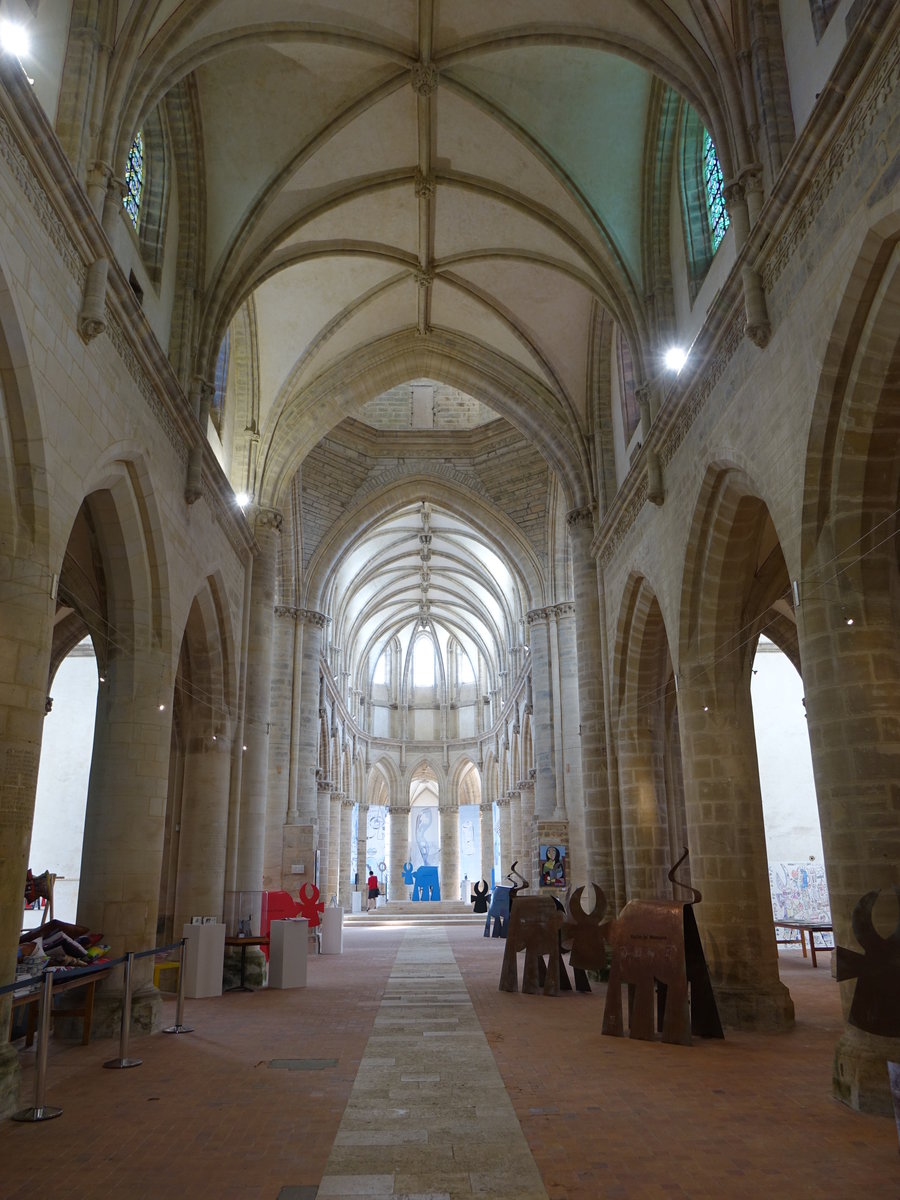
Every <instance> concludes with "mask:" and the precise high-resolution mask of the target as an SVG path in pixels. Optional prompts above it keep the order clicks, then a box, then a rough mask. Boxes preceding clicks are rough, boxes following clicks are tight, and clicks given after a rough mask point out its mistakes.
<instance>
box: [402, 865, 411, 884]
mask: <svg viewBox="0 0 900 1200" xmlns="http://www.w3.org/2000/svg"><path fill="white" fill-rule="evenodd" d="M403 882H404V883H405V884H406V886H407V887H412V883H413V865H412V863H411V862H405V863H404V864H403Z"/></svg>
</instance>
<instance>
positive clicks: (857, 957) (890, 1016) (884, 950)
mask: <svg viewBox="0 0 900 1200" xmlns="http://www.w3.org/2000/svg"><path fill="white" fill-rule="evenodd" d="M893 892H894V895H895V897H896V899H897V903H898V906H900V887H898V886H897V885H896V884H894V885H893ZM879 894H880V893H879V892H866V894H865V896H863V897H862V898H861V899H860V900H859V902H858V903H857V905H856V907H855V908H854V909H853V915H852V917H851V919H850V920H851V925H852V927H853V933H854V935H855V937H856V940H857V941H858V942H859V944H860V945H861V946H862V948H863V950H864V951H865V953H864V954H859V953H858V952H857V951H856V950H847V949H846V948H845V947H844V946H838V948H837V952H836V955H835V960H836V962H835V978H836V979H837V980H838V981H839V982H840V981H843V980H845V979H855V980H856V988H855V989H854V992H853V1000H852V1001H851V1004H850V1012H849V1015H848V1017H847V1021H848V1023H849V1024H850V1025H855V1026H856V1028H857V1029H864V1030H865V1031H866V1032H867V1033H874V1034H876V1035H877V1036H879V1037H893V1038H895V1037H900V920H898V922H897V927H896V929H895V930H894V931H893V933H890V934H888V936H887V937H882V936H881V934H880V933H879V932H878V930H877V929H876V928H875V924H874V922H873V920H872V909H873V908H874V907H875V902H876V900H877V899H878V896H879Z"/></svg>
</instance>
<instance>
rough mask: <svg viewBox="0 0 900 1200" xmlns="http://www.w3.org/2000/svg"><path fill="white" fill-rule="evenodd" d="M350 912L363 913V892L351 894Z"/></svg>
mask: <svg viewBox="0 0 900 1200" xmlns="http://www.w3.org/2000/svg"><path fill="white" fill-rule="evenodd" d="M350 911H351V912H352V913H358V912H362V892H351V893H350Z"/></svg>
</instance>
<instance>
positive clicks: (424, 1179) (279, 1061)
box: [0, 928, 900, 1200]
mask: <svg viewBox="0 0 900 1200" xmlns="http://www.w3.org/2000/svg"><path fill="white" fill-rule="evenodd" d="M502 953H503V944H502V943H501V942H499V941H494V940H492V939H484V938H482V937H481V933H480V929H478V928H471V929H470V928H449V929H447V930H435V931H431V932H428V933H424V932H423V931H416V932H415V933H414V934H413V933H410V934H409V935H406V933H405V931H404V930H402V929H399V930H398V929H390V930H387V929H385V930H381V929H375V930H352V929H347V930H345V933H344V953H343V954H342V955H340V956H320V957H318V958H316V959H314V960H312V959H311V960H310V963H309V986H308V987H306V988H304V989H299V990H297V991H291V992H278V991H274V990H272V991H260V992H256V993H253V994H245V993H232V994H229V995H225V996H223V997H221V998H216V999H213V1000H194V1001H188V1003H187V1014H186V1015H187V1018H188V1021H189V1023H190V1024H192V1025H194V1027H195V1032H194V1033H191V1034H185V1035H182V1036H165V1035H162V1034H159V1035H155V1036H153V1037H150V1038H141V1039H134V1040H133V1041H132V1043H131V1053H132V1054H135V1055H139V1056H140V1057H142V1058H143V1065H142V1066H141V1067H137V1068H135V1069H134V1070H129V1071H103V1070H101V1069H100V1064H101V1063H102V1062H103V1061H104V1060H105V1059H108V1058H111V1057H114V1056H115V1054H116V1053H117V1044H116V1043H113V1042H110V1041H100V1042H94V1043H92V1045H90V1046H87V1047H82V1046H80V1045H69V1044H60V1045H54V1046H53V1053H52V1054H51V1058H50V1067H49V1076H48V1090H47V1095H46V1100H47V1102H48V1103H50V1104H57V1105H60V1106H61V1107H62V1108H63V1109H64V1112H63V1115H62V1117H60V1118H59V1119H58V1120H55V1121H49V1122H46V1123H43V1124H40V1125H22V1124H16V1123H13V1122H5V1123H3V1124H0V1198H2V1200H20V1198H23V1197H29V1200H33V1197H36V1196H41V1197H43V1198H45V1200H82V1198H84V1200H87V1198H91V1200H93V1198H100V1197H103V1198H104V1200H107V1198H108V1200H120V1198H121V1200H170V1198H171V1200H175V1198H176V1197H177V1198H179V1200H180V1198H181V1197H194V1196H198V1197H203V1198H204V1200H206V1198H208V1200H219V1198H220V1197H221V1198H222V1200H232V1198H233V1200H279V1198H280V1200H313V1198H314V1197H316V1196H317V1195H318V1196H319V1197H321V1200H326V1197H327V1198H328V1200H336V1197H338V1196H342V1195H352V1196H356V1197H358V1196H366V1195H368V1196H379V1195H380V1196H408V1197H412V1196H414V1197H416V1198H417V1200H421V1198H423V1197H427V1198H430V1200H438V1198H440V1200H445V1198H448V1197H452V1200H456V1198H457V1197H464V1196H465V1197H472V1196H479V1197H482V1198H486V1200H501V1198H505V1197H506V1196H510V1197H512V1196H515V1197H516V1200H525V1198H526V1197H527V1198H529V1200H530V1197H532V1196H534V1197H538V1196H542V1195H544V1194H545V1193H546V1195H547V1196H549V1197H550V1200H599V1198H602V1200H612V1198H613V1197H621V1198H625V1200H644V1198H645V1197H646V1198H648V1200H649V1198H656V1197H659V1198H660V1200H663V1198H666V1200H668V1198H672V1197H678V1198H684V1197H690V1198H692V1200H713V1198H715V1200H732V1198H733V1200H745V1198H746V1200H750V1198H751V1197H752V1198H753V1200H760V1198H763V1200H781V1198H785V1200H787V1198H788V1197H790V1198H791V1200H794V1198H796V1197H820V1198H824V1200H831V1198H834V1200H844V1198H846V1197H854V1198H855V1197H857V1196H859V1197H864V1198H865V1200H881V1198H882V1197H884V1198H890V1200H898V1198H900V1156H898V1140H897V1132H896V1128H895V1126H894V1123H893V1122H892V1121H890V1120H888V1119H886V1118H873V1117H862V1116H859V1115H858V1114H856V1113H853V1112H851V1111H849V1110H848V1109H846V1108H844V1107H843V1106H842V1105H840V1104H837V1103H836V1102H835V1101H834V1100H832V1099H831V1097H830V1071H831V1053H832V1049H833V1046H834V1043H835V1040H836V1038H837V1035H838V1032H839V1030H840V1015H839V1008H838V1001H837V988H836V985H835V984H834V983H833V982H832V980H831V978H830V976H829V974H828V969H827V963H823V964H822V965H821V966H820V967H819V969H818V970H815V971H814V970H813V969H812V967H811V966H810V964H809V962H808V961H804V960H803V959H801V958H800V955H799V951H791V950H783V951H782V952H781V960H782V977H783V979H784V980H785V982H786V983H787V984H788V986H789V987H790V989H791V992H792V995H793V997H794V1002H795V1005H796V1009H797V1016H798V1020H797V1026H796V1028H795V1029H794V1031H793V1032H791V1033H789V1034H784V1035H781V1036H764V1035H760V1034H740V1033H729V1034H728V1036H727V1038H726V1040H725V1041H724V1042H702V1041H698V1042H695V1044H694V1045H693V1046H692V1047H689V1048H688V1047H677V1046H666V1045H662V1044H649V1043H641V1042H630V1041H628V1040H625V1039H615V1038H607V1037H602V1036H601V1035H600V1019H601V1014H602V1008H603V994H602V989H598V990H597V991H595V992H593V993H592V994H591V995H579V994H577V993H570V994H565V995H562V996H560V997H557V998H553V999H549V998H545V997H543V996H524V995H521V994H518V995H511V994H509V993H506V992H500V991H498V988H497V981H498V979H499V973H500V959H501V957H502ZM466 993H467V996H468V999H467V996H466ZM469 1000H470V1001H471V1003H469V1002H468V1001H469ZM168 1003H171V1002H168ZM489 1051H491V1052H492V1054H491V1053H489ZM32 1059H33V1055H32V1053H31V1052H30V1051H24V1050H23V1051H22V1053H21V1060H22V1063H23V1065H24V1066H25V1076H24V1079H23V1093H22V1101H23V1104H30V1103H31V1095H32V1093H31V1087H32V1073H31V1066H30V1063H31V1061H32ZM498 1073H499V1074H498ZM501 1081H502V1085H501ZM513 1114H515V1116H516V1117H518V1123H517V1122H516V1121H515V1120H514V1119H513ZM523 1133H524V1139H523V1137H522V1134H523ZM538 1174H539V1176H540V1179H539V1178H538Z"/></svg>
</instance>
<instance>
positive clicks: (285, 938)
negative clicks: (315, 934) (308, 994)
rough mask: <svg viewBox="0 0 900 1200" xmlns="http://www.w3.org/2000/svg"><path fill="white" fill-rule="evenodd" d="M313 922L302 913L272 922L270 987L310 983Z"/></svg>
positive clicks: (270, 930) (301, 985)
mask: <svg viewBox="0 0 900 1200" xmlns="http://www.w3.org/2000/svg"><path fill="white" fill-rule="evenodd" d="M308 942H309V923H308V922H307V921H306V920H305V919H304V918H302V917H293V918H291V919H290V920H288V921H273V922H272V923H271V925H270V926H269V987H270V988H295V987H306V947H307V944H308Z"/></svg>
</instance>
